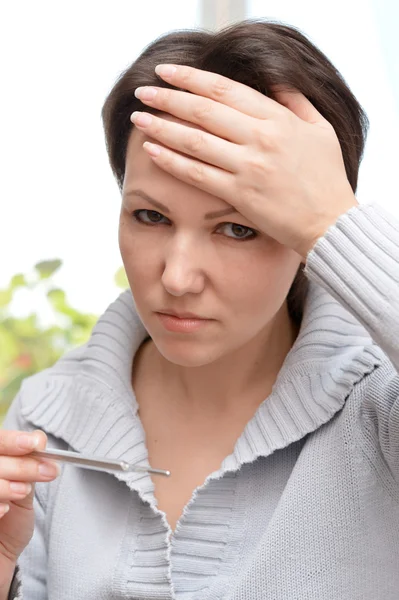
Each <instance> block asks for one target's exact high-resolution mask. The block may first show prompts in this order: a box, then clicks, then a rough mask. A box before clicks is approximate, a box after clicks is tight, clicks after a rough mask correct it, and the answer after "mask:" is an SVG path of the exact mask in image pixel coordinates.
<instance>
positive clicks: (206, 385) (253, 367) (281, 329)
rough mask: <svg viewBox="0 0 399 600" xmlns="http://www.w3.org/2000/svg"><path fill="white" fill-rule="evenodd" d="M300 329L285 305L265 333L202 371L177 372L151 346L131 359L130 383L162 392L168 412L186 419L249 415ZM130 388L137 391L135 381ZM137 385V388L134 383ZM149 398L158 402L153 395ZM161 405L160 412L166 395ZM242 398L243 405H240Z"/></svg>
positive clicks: (179, 368)
mask: <svg viewBox="0 0 399 600" xmlns="http://www.w3.org/2000/svg"><path fill="white" fill-rule="evenodd" d="M298 330H299V328H298V327H296V326H295V325H294V324H293V323H292V321H291V320H290V318H289V315H288V310H287V305H286V303H284V305H283V306H282V308H281V309H280V311H279V312H278V313H277V314H276V315H275V317H274V319H273V320H272V321H271V322H269V323H268V326H267V328H265V329H264V330H262V331H261V332H260V333H259V335H258V336H257V337H256V338H254V339H252V340H251V341H250V342H249V343H248V344H246V345H245V346H243V347H241V348H240V349H239V350H237V351H235V352H232V353H231V354H229V355H226V356H224V357H222V358H220V359H219V360H217V361H214V362H213V363H210V364H207V365H204V366H201V367H182V366H180V365H176V364H173V363H171V362H169V361H168V360H166V359H165V357H164V356H162V355H161V353H160V352H159V351H158V349H157V347H156V346H155V344H154V342H153V341H152V340H150V341H149V342H148V343H147V344H145V345H144V346H142V348H141V349H140V350H141V352H140V356H138V357H137V362H136V359H135V369H134V378H135V380H136V381H137V379H136V376H137V374H138V373H139V372H140V373H141V375H140V379H142V380H143V381H146V382H147V388H148V382H149V381H151V382H154V380H155V378H154V372H156V373H157V377H156V383H153V384H152V385H151V387H153V385H154V386H156V387H157V389H158V390H159V389H162V390H167V403H166V404H167V406H168V408H170V409H172V410H173V409H176V410H178V412H179V413H182V414H185V415H187V416H189V417H190V418H193V417H195V416H196V415H198V416H199V415H201V416H203V415H204V414H205V415H208V416H210V417H212V418H213V417H216V416H218V415H221V414H225V415H226V414H228V413H231V412H233V413H235V412H236V411H237V410H245V411H253V409H256V408H257V407H258V406H259V405H260V404H261V403H262V402H263V400H264V399H265V398H266V397H267V396H268V395H269V394H270V392H271V388H272V386H273V384H274V382H275V380H276V377H277V375H278V372H279V370H280V368H281V366H282V364H283V362H284V360H285V357H286V356H287V354H288V352H289V350H290V349H291V347H292V345H293V343H294V341H295V339H296V337H297V335H298ZM135 380H134V381H133V386H134V388H135V389H136V381H135ZM137 384H138V385H140V383H139V382H137ZM153 392H154V396H161V394H159V393H156V390H155V389H153ZM162 396H163V401H162V400H160V402H161V405H163V406H165V394H164V393H163V394H162ZM243 398H245V403H243Z"/></svg>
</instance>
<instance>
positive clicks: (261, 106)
mask: <svg viewBox="0 0 399 600" xmlns="http://www.w3.org/2000/svg"><path fill="white" fill-rule="evenodd" d="M162 66H164V65H158V66H157V67H156V68H155V72H156V73H157V75H159V76H160V77H161V78H162V79H164V80H165V81H167V82H168V83H170V84H172V85H174V86H175V87H179V88H182V89H184V90H189V91H190V92H193V94H197V95H199V96H203V97H205V98H210V99H211V100H214V101H216V102H219V103H221V104H224V105H225V106H229V107H230V108H234V109H235V110H236V111H239V112H240V113H243V114H244V115H248V116H250V117H255V118H257V119H270V118H273V117H274V116H276V115H281V113H282V112H283V111H284V108H282V107H281V106H280V105H279V104H278V102H276V101H275V100H273V99H272V98H269V97H267V96H265V95H264V94H262V93H261V92H258V91H257V90H254V89H253V88H251V87H249V86H247V85H245V84H244V83H240V82H238V81H234V80H233V79H229V78H228V77H224V75H219V74H218V73H212V72H210V71H202V70H201V69H195V68H194V67H187V66H185V65H173V67H175V68H176V71H175V72H174V73H173V75H170V76H165V75H162V74H161V69H160V67H162ZM162 89H165V88H162Z"/></svg>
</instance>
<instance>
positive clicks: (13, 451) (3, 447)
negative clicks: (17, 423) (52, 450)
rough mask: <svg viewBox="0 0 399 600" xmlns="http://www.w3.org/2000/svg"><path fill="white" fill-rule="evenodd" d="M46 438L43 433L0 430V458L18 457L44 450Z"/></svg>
mask: <svg viewBox="0 0 399 600" xmlns="http://www.w3.org/2000/svg"><path fill="white" fill-rule="evenodd" d="M46 444H47V436H46V434H45V433H44V432H43V431H40V430H36V431H33V432H28V431H11V430H6V429H2V430H0V456H1V455H8V456H20V455H23V454H28V453H29V452H32V451H33V450H44V448H45V447H46Z"/></svg>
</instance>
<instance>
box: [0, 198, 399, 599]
mask: <svg viewBox="0 0 399 600" xmlns="http://www.w3.org/2000/svg"><path fill="white" fill-rule="evenodd" d="M305 273H306V275H307V277H308V278H309V280H310V285H309V293H308V297H307V300H306V305H305V312H304V318H303V322H302V325H301V329H300V332H299V335H298V337H297V339H296V341H295V343H294V345H293V347H292V349H291V350H290V352H289V353H288V355H287V357H286V359H285V361H284V364H283V366H282V368H281V370H280V372H279V375H278V378H277V380H276V382H275V384H274V386H273V389H272V392H271V394H270V396H269V397H268V398H266V399H265V400H264V402H263V403H262V404H261V406H260V407H259V409H258V410H257V412H256V414H255V416H254V417H253V418H252V419H251V420H250V421H249V423H248V424H247V426H246V428H245V430H244V431H243V432H242V434H241V436H240V437H239V439H238V440H237V443H236V445H235V448H234V451H233V453H232V454H231V455H230V456H227V457H226V458H225V460H224V461H223V462H222V464H221V466H220V469H219V470H218V471H215V472H214V473H211V474H209V476H208V477H207V478H206V480H205V482H204V484H203V485H202V486H200V487H198V488H197V489H196V490H195V491H194V493H193V496H192V498H191V500H190V502H189V503H188V504H187V506H186V507H185V509H184V512H183V516H182V517H181V519H180V521H179V523H178V525H177V528H176V530H175V533H174V534H173V535H172V531H171V530H170V528H169V525H168V523H167V521H166V517H165V514H164V513H163V512H161V511H160V510H159V509H158V508H157V503H156V499H155V497H154V486H153V483H152V481H151V478H150V476H149V475H148V474H117V475H115V474H111V473H97V472H92V471H84V470H81V469H76V468H74V467H71V466H70V465H66V466H64V467H63V470H62V474H61V476H60V477H59V478H58V479H57V480H56V481H55V482H53V483H51V484H38V485H37V492H36V499H35V503H36V505H35V510H36V515H37V523H36V529H35V534H34V538H33V539H32V542H31V543H30V544H29V546H28V547H27V549H26V550H25V552H24V553H23V554H22V556H21V558H20V563H19V572H18V573H17V574H16V578H15V582H14V586H13V590H12V593H11V594H10V598H12V599H14V598H17V597H18V598H19V599H22V598H23V599H24V600H70V599H71V598H76V599H79V600H100V599H104V600H105V599H107V600H109V599H110V598H113V599H122V598H128V599H143V600H144V599H145V600H152V599H160V600H161V599H162V600H167V599H172V598H178V599H182V600H188V599H190V600H214V599H215V600H216V599H218V600H219V599H220V600H221V599H223V600H313V599H314V600H316V599H317V600H320V598H322V599H323V600H379V599H381V600H398V598H399V400H398V395H399V375H398V367H399V293H398V291H399V290H398V282H399V223H398V222H397V221H395V219H393V217H392V216H391V215H390V214H389V213H387V212H386V211H385V210H384V209H382V208H381V207H380V206H378V205H376V204H374V205H359V206H356V207H353V208H352V209H350V210H349V211H348V212H347V213H346V214H344V215H342V216H341V217H340V218H339V219H338V220H337V222H336V223H335V224H334V225H333V226H331V227H330V228H329V230H328V231H327V232H326V233H325V235H324V236H323V237H322V238H320V239H319V240H318V241H317V243H316V245H315V246H314V248H313V250H312V251H311V252H310V253H309V255H308V257H307V265H306V269H305ZM146 337H147V332H146V331H145V328H144V327H143V325H142V323H141V322H140V319H139V318H138V316H137V314H136V311H135V307H134V302H133V298H132V296H131V293H130V291H127V292H124V293H123V294H122V295H121V296H120V297H119V298H118V299H117V300H116V302H114V303H113V304H112V305H111V306H110V307H109V308H108V310H107V311H106V312H105V314H104V315H103V316H102V317H101V318H100V320H99V321H98V323H97V325H96V327H95V328H94V330H93V334H92V336H91V339H90V341H89V342H88V344H86V345H85V346H83V347H81V348H79V349H78V350H75V351H73V352H71V353H70V354H69V355H67V356H65V357H64V358H63V359H62V360H60V361H59V362H58V363H57V364H56V365H55V366H54V367H52V368H51V369H48V370H46V371H44V372H42V373H40V374H38V375H35V376H33V377H31V378H29V379H28V380H26V381H25V382H24V384H23V386H22V389H21V391H20V393H19V395H18V397H17V398H16V400H15V401H14V403H13V406H12V408H11V409H10V412H9V415H8V417H7V419H6V423H5V427H7V428H10V429H11V428H13V429H14V428H18V429H35V428H41V429H43V430H44V431H46V432H47V434H48V436H49V445H50V446H54V447H60V448H70V449H73V450H75V451H79V452H86V453H94V454H97V455H98V456H106V457H111V458H118V459H124V460H126V461H128V462H133V463H138V464H141V465H144V464H148V452H147V448H146V442H145V434H144V430H143V427H142V424H141V421H140V419H139V416H138V414H137V409H138V406H137V402H136V399H135V396H134V393H133V390H132V388H131V383H130V382H131V365H132V361H133V357H134V354H135V352H136V351H137V349H138V348H139V346H140V345H141V343H142V342H143V340H144V339H145V338H146ZM243 401H245V398H243ZM205 443H206V440H204V444H205ZM182 451H184V448H182ZM152 466H155V467H160V468H168V465H166V464H165V465H163V464H160V465H152ZM21 581H22V584H21Z"/></svg>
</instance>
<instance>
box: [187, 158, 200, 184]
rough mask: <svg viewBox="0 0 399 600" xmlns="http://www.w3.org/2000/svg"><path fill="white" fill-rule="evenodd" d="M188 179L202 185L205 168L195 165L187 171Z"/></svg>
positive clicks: (198, 164)
mask: <svg viewBox="0 0 399 600" xmlns="http://www.w3.org/2000/svg"><path fill="white" fill-rule="evenodd" d="M187 177H188V179H189V181H193V182H194V183H201V182H202V181H203V180H204V167H203V166H202V165H201V164H200V163H197V162H195V163H193V164H192V165H190V166H189V167H188V169H187Z"/></svg>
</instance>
